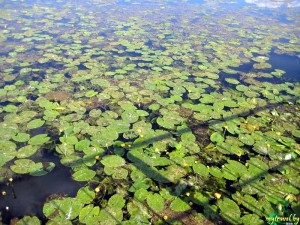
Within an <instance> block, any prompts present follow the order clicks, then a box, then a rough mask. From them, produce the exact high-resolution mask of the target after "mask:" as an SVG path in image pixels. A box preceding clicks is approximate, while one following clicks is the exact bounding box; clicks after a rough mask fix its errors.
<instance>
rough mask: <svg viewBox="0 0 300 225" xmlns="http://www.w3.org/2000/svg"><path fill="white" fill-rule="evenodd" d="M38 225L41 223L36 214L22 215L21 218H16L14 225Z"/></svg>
mask: <svg viewBox="0 0 300 225" xmlns="http://www.w3.org/2000/svg"><path fill="white" fill-rule="evenodd" d="M23 224H26V225H40V224H42V223H41V221H40V220H39V218H37V217H36V216H24V217H23V218H22V219H20V220H18V221H17V223H16V225H23Z"/></svg>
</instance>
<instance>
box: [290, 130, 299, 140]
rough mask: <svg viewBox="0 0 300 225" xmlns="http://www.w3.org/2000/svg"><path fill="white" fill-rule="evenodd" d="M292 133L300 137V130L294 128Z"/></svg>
mask: <svg viewBox="0 0 300 225" xmlns="http://www.w3.org/2000/svg"><path fill="white" fill-rule="evenodd" d="M292 134H293V136H294V137H297V138H300V130H293V131H292Z"/></svg>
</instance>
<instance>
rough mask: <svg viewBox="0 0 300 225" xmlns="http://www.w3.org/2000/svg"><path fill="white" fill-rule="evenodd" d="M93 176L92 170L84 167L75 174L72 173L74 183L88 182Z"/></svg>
mask: <svg viewBox="0 0 300 225" xmlns="http://www.w3.org/2000/svg"><path fill="white" fill-rule="evenodd" d="M95 175H96V172H95V171H94V170H90V169H88V168H86V167H83V168H81V169H79V170H77V171H76V172H75V173H73V174H72V177H73V179H74V180H76V181H89V180H92V179H93V177H94V176H95Z"/></svg>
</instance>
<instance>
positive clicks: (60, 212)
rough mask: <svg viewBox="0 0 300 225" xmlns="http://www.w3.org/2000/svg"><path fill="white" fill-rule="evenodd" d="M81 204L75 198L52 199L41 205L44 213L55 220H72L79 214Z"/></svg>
mask: <svg viewBox="0 0 300 225" xmlns="http://www.w3.org/2000/svg"><path fill="white" fill-rule="evenodd" d="M82 207H83V204H82V203H81V202H80V201H79V200H78V199H76V198H70V197H66V198H62V199H53V200H51V201H49V202H46V203H45V204H44V206H43V213H44V215H45V216H46V217H47V218H49V219H51V220H54V221H56V222H59V223H60V221H61V220H65V219H66V220H73V219H75V218H76V217H78V216H79V213H80V210H81V209H82Z"/></svg>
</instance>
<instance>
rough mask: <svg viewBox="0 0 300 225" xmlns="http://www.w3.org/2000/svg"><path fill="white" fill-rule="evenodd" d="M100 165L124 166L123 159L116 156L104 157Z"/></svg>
mask: <svg viewBox="0 0 300 225" xmlns="http://www.w3.org/2000/svg"><path fill="white" fill-rule="evenodd" d="M101 163H102V164H103V165H104V166H106V167H121V166H124V165H125V159H123V158H122V157H121V156H118V155H108V156H104V157H103V158H102V160H101Z"/></svg>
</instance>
